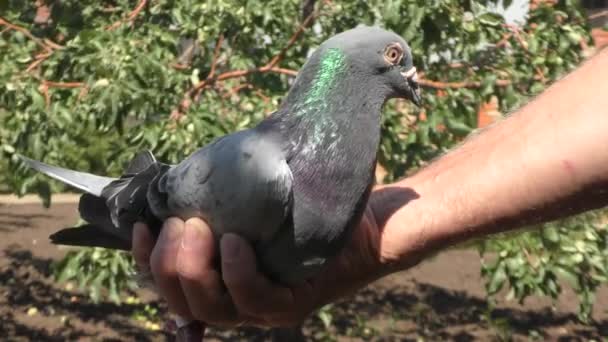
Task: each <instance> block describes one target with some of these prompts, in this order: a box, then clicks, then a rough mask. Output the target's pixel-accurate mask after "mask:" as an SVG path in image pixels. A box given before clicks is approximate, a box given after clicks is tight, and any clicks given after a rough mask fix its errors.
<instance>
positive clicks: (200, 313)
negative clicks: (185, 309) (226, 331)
mask: <svg viewBox="0 0 608 342" xmlns="http://www.w3.org/2000/svg"><path fill="white" fill-rule="evenodd" d="M215 257H216V247H215V240H214V238H213V233H212V232H211V229H210V228H209V226H208V225H207V224H206V223H205V222H204V221H203V220H201V219H199V218H192V219H189V220H188V221H186V224H185V227H184V233H183V235H182V241H181V246H180V249H179V252H178V255H177V273H178V275H179V281H180V284H181V288H182V290H183V292H184V294H185V297H186V300H187V302H188V304H189V309H190V312H191V313H192V314H193V315H194V317H195V318H196V319H198V320H203V321H205V322H207V323H213V324H219V325H223V324H229V323H230V322H233V321H235V320H236V319H237V317H236V316H237V315H236V309H235V308H234V306H233V305H232V301H231V300H230V297H229V296H228V295H227V293H226V291H225V290H224V288H223V286H222V278H221V275H220V273H219V272H218V271H217V270H216V269H215V268H214V267H213V266H214V265H213V262H214V260H215Z"/></svg>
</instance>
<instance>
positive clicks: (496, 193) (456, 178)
mask: <svg viewBox="0 0 608 342" xmlns="http://www.w3.org/2000/svg"><path fill="white" fill-rule="evenodd" d="M606 132H608V51H604V52H603V53H602V54H601V55H598V56H596V57H595V58H593V59H592V60H591V61H589V62H587V63H586V64H585V65H584V66H582V67H581V68H579V69H578V70H577V71H576V72H574V73H573V74H571V75H569V76H568V77H567V78H565V79H563V80H562V81H560V82H558V83H556V84H555V85H553V86H552V87H551V88H550V89H549V90H547V91H546V92H545V93H544V94H543V95H542V96H540V97H538V98H537V99H536V100H534V101H533V102H531V103H530V104H528V105H527V106H525V107H523V108H522V109H521V110H519V111H518V112H517V113H515V114H514V115H512V116H511V117H509V118H508V119H505V120H503V121H502V122H500V123H499V124H497V125H495V126H493V127H491V128H489V129H487V130H485V131H483V132H482V133H480V134H479V135H477V136H475V137H472V138H470V139H468V140H467V142H466V143H465V144H463V145H462V146H460V147H459V148H457V149H455V150H454V151H453V152H451V153H449V154H447V155H445V156H444V157H442V158H440V159H439V160H437V161H436V162H434V163H432V164H431V165H430V166H428V167H426V168H424V169H423V170H421V171H420V172H418V173H417V174H415V175H414V176H412V177H409V178H407V179H405V180H403V181H400V182H398V183H396V184H392V185H388V186H386V187H389V188H401V189H408V190H403V191H406V192H410V193H411V194H412V195H411V196H410V197H411V198H413V199H412V200H411V201H409V202H408V203H407V204H405V205H402V206H399V207H398V209H396V210H394V209H393V210H390V209H387V208H390V207H391V206H393V204H394V203H391V202H394V201H395V199H396V198H397V197H395V196H400V195H398V192H395V191H392V192H390V191H382V190H380V191H378V190H377V191H376V192H375V195H374V196H373V197H372V206H373V207H374V211H375V214H376V217H377V219H378V221H379V222H381V224H383V226H384V230H383V234H382V239H383V241H393V242H392V243H391V244H390V248H389V249H388V250H386V249H385V250H382V251H381V255H382V256H383V258H385V259H387V260H393V261H395V260H403V259H408V258H410V257H411V256H410V253H412V252H413V251H416V252H417V253H421V252H422V253H427V252H432V251H434V250H437V249H439V248H442V247H444V246H446V245H450V244H453V243H456V242H460V241H463V240H466V239H468V238H471V237H478V236H484V235H487V234H491V233H496V232H499V231H504V230H508V229H513V228H517V227H521V226H523V225H525V224H530V223H535V222H544V221H549V220H552V219H555V218H558V217H563V216H567V215H571V214H574V213H578V212H581V211H585V210H589V209H593V208H598V207H602V206H605V205H608V141H607V139H606ZM386 187H385V188H386ZM383 193H384V194H383ZM401 197H403V196H401ZM393 207H394V206H393ZM395 241H403V244H401V246H396V245H397V244H396V243H395ZM384 245H385V244H384V243H381V248H383V246H384ZM407 263H409V262H407V261H406V265H407Z"/></svg>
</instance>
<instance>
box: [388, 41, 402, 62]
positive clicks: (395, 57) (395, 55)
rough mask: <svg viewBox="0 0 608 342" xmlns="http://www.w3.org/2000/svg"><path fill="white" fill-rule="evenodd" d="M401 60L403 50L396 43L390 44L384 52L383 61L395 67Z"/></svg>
mask: <svg viewBox="0 0 608 342" xmlns="http://www.w3.org/2000/svg"><path fill="white" fill-rule="evenodd" d="M401 58H403V49H401V46H400V45H399V44H397V43H394V44H391V45H389V46H387V47H386V49H385V50H384V59H385V60H386V61H387V62H389V63H390V64H393V65H397V64H399V63H400V62H401Z"/></svg>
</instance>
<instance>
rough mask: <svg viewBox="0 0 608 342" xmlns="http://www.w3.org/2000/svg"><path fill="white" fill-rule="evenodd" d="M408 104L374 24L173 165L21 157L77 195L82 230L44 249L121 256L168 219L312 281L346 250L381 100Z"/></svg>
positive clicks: (342, 37)
mask: <svg viewBox="0 0 608 342" xmlns="http://www.w3.org/2000/svg"><path fill="white" fill-rule="evenodd" d="M395 97H401V98H407V99H409V100H411V101H412V102H414V103H415V104H416V105H420V93H419V88H418V84H417V82H416V69H415V68H414V66H413V64H412V55H411V51H410V48H409V46H408V45H407V43H406V42H405V41H404V40H403V39H402V38H401V37H399V36H398V35H396V34H394V33H392V32H388V31H385V30H383V29H380V28H376V27H358V28H355V29H352V30H349V31H346V32H343V33H340V34H338V35H336V36H334V37H332V38H330V39H329V40H327V41H326V42H324V43H323V44H322V45H321V46H319V48H318V49H317V50H316V51H315V52H314V54H313V55H312V56H311V57H310V58H309V60H308V61H307V62H306V64H305V65H304V67H303V68H302V69H301V70H300V72H299V74H298V76H297V78H296V79H295V81H294V84H293V86H292V88H291V89H290V91H289V93H288V95H287V97H286V99H285V100H284V102H283V103H282V105H281V106H280V107H279V108H278V110H277V111H276V112H274V113H273V114H272V115H270V116H269V117H268V118H267V119H265V120H263V121H262V122H260V123H259V124H258V125H257V126H256V127H253V128H251V129H247V130H243V131H239V132H236V133H232V134H229V135H226V136H224V137H221V138H218V139H216V140H215V141H213V142H212V143H210V144H209V145H207V146H204V147H202V148H201V149H199V150H197V151H196V152H194V153H193V154H192V155H191V156H189V157H188V158H187V159H185V160H183V161H182V162H180V163H179V164H177V165H167V164H163V163H160V162H158V161H156V159H155V158H154V157H153V156H152V154H151V153H150V152H148V151H145V152H142V153H140V154H138V155H137V156H136V157H135V158H134V159H133V161H132V162H131V164H130V165H129V167H128V168H127V170H126V171H125V173H124V174H123V175H122V177H120V178H107V177H99V176H95V175H91V174H86V173H82V172H77V171H72V170H66V169H62V168H58V167H54V166H50V165H46V164H43V163H41V162H38V161H35V160H31V159H28V158H25V157H24V158H23V160H24V161H25V162H26V164H27V165H29V166H30V167H32V168H34V169H36V170H38V171H40V172H43V173H45V174H47V175H49V176H51V177H54V178H56V179H58V180H60V181H63V182H65V183H67V184H70V185H72V186H75V187H77V188H79V189H81V190H83V191H85V192H86V193H85V194H83V195H82V197H81V198H80V204H79V211H80V215H81V216H82V218H83V219H84V220H86V221H87V222H88V224H85V225H83V226H81V227H76V228H67V229H63V230H61V231H59V232H57V233H55V234H53V235H51V240H52V241H53V243H56V244H65V245H77V246H101V247H106V248H115V249H124V250H128V249H130V247H131V230H132V227H133V223H134V222H136V221H144V222H146V223H147V224H148V225H149V226H150V228H151V230H152V231H153V233H154V234H155V235H156V236H158V233H159V231H160V229H161V226H162V221H163V220H165V219H166V218H168V217H171V216H177V217H181V218H182V219H188V218H190V217H194V216H198V217H201V218H202V219H204V220H205V221H206V222H207V223H208V224H209V225H210V227H211V228H212V230H213V233H214V236H215V237H216V238H217V239H219V238H220V237H221V236H222V234H224V233H227V232H231V233H237V234H239V235H241V236H243V237H245V238H246V239H247V240H248V241H250V242H251V243H252V245H253V246H254V248H255V250H256V253H257V255H258V257H259V260H260V265H261V267H262V269H263V271H265V272H266V274H267V275H268V276H269V277H271V278H272V279H274V280H276V281H279V282H282V283H286V284H293V283H298V282H301V281H303V280H305V279H307V278H309V277H311V276H312V275H314V274H315V273H316V272H318V271H319V270H320V269H321V268H322V267H323V265H325V264H326V263H327V261H328V260H329V259H330V258H331V257H332V256H334V255H336V254H337V253H338V252H339V251H340V248H341V247H342V246H343V245H344V244H345V242H346V241H347V239H348V237H349V235H350V232H351V231H352V230H353V227H354V226H356V224H357V223H358V222H359V220H360V218H361V216H362V214H363V210H364V208H365V206H366V203H367V200H368V197H369V194H370V190H371V187H372V184H373V179H374V169H375V165H376V152H377V149H378V144H379V141H380V115H381V110H382V106H383V105H384V103H385V102H386V101H387V100H388V99H390V98H395Z"/></svg>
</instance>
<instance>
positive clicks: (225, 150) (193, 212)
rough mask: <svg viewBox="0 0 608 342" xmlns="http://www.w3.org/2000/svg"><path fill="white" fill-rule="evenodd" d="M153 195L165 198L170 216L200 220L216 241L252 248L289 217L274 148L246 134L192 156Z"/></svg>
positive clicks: (285, 177) (282, 166)
mask: <svg viewBox="0 0 608 342" xmlns="http://www.w3.org/2000/svg"><path fill="white" fill-rule="evenodd" d="M157 189H159V191H158V192H157V193H155V194H153V195H154V196H152V197H156V198H162V197H163V196H166V203H167V210H168V211H169V212H170V213H171V214H172V215H177V216H180V217H182V218H184V219H185V218H188V217H192V216H198V217H201V218H203V219H204V220H205V221H206V222H207V223H209V226H210V227H211V229H212V230H213V232H214V235H215V236H216V238H219V237H221V235H222V234H224V233H227V232H230V233H237V234H239V235H241V236H243V237H245V238H246V239H248V240H249V241H250V242H253V243H256V242H260V241H266V240H269V239H270V237H271V236H272V235H274V233H275V232H276V231H277V230H278V229H279V227H280V226H281V224H282V223H283V222H284V221H285V219H286V217H287V216H288V214H289V212H290V208H291V198H292V195H291V189H292V175H291V170H290V169H289V166H288V165H287V162H286V161H285V158H284V156H283V153H282V151H281V149H280V147H279V145H278V144H277V143H276V142H275V141H274V140H273V139H270V138H269V137H268V136H265V135H261V134H258V133H256V132H255V131H251V130H247V131H241V132H237V133H234V134H230V135H228V136H225V137H223V138H222V139H219V140H217V141H216V142H214V143H213V144H210V145H207V146H206V147H204V148H202V149H200V150H198V151H196V152H195V153H194V154H192V155H191V156H190V157H188V158H187V159H186V160H184V161H183V162H181V163H179V164H178V165H176V166H175V167H173V168H171V169H170V170H169V171H168V172H167V173H166V175H165V176H163V177H162V179H160V180H159V182H158V186H157ZM148 197H149V198H150V196H148ZM150 202H152V200H150Z"/></svg>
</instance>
